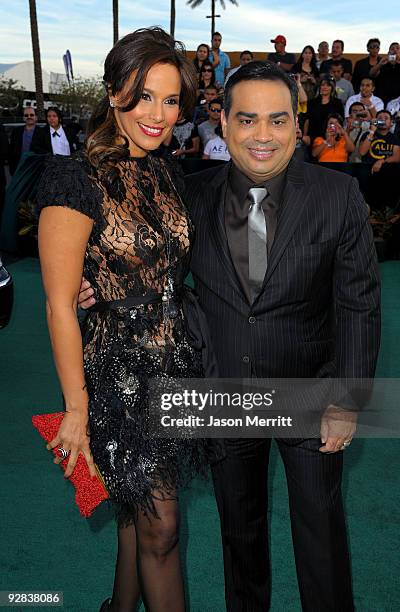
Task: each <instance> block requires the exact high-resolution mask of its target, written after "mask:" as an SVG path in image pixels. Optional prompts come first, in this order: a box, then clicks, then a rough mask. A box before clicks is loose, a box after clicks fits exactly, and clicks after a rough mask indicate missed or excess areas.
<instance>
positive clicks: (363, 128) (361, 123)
mask: <svg viewBox="0 0 400 612" xmlns="http://www.w3.org/2000/svg"><path fill="white" fill-rule="evenodd" d="M349 111H350V115H349V117H348V118H347V120H346V124H345V127H346V131H347V133H348V135H349V136H350V139H351V140H352V142H353V143H354V147H355V149H354V151H353V153H352V154H351V155H350V157H349V162H357V163H360V162H361V155H360V151H359V149H358V147H359V145H360V143H361V139H362V136H363V135H364V134H366V133H368V132H369V129H370V127H371V119H372V117H371V113H370V112H369V109H368V108H366V107H365V106H364V104H363V103H362V102H353V104H352V105H351V106H350V109H349Z"/></svg>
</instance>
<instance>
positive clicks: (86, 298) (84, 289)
mask: <svg viewBox="0 0 400 612" xmlns="http://www.w3.org/2000/svg"><path fill="white" fill-rule="evenodd" d="M95 303H96V300H95V298H94V291H93V289H92V286H91V284H90V283H89V281H87V280H86V278H83V277H82V282H81V287H80V289H79V295H78V306H79V308H83V310H86V309H87V308H90V307H91V306H93V304H95Z"/></svg>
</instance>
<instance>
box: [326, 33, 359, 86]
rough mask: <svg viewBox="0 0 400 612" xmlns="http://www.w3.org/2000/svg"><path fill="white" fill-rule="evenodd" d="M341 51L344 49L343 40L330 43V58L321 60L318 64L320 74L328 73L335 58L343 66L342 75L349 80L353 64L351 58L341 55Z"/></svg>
mask: <svg viewBox="0 0 400 612" xmlns="http://www.w3.org/2000/svg"><path fill="white" fill-rule="evenodd" d="M343 51H344V42H343V40H334V41H333V43H332V58H331V59H330V60H325V61H324V62H322V64H321V66H320V72H321V74H323V73H329V71H330V69H331V65H332V62H333V61H335V60H337V61H340V63H341V64H342V66H343V77H344V78H345V79H347V80H348V81H351V75H352V72H353V64H352V62H351V60H349V59H347V58H345V57H343Z"/></svg>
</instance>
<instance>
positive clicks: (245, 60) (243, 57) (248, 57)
mask: <svg viewBox="0 0 400 612" xmlns="http://www.w3.org/2000/svg"><path fill="white" fill-rule="evenodd" d="M252 59H253V58H252V57H251V55H250V53H242V55H241V56H240V65H241V66H245V65H246V64H248V63H249V62H251V61H252Z"/></svg>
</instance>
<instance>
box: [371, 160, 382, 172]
mask: <svg viewBox="0 0 400 612" xmlns="http://www.w3.org/2000/svg"><path fill="white" fill-rule="evenodd" d="M384 162H385V160H384V159H378V161H376V162H375V163H374V165H373V166H372V168H371V174H376V172H379V171H380V169H381V168H382V166H383V164H384Z"/></svg>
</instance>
